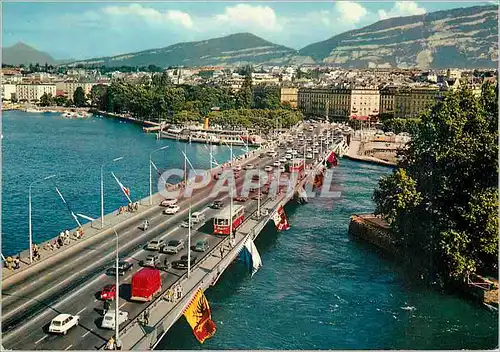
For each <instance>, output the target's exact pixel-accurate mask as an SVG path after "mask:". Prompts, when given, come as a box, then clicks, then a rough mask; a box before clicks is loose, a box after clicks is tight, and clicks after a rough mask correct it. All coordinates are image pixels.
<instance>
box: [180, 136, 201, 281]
mask: <svg viewBox="0 0 500 352" xmlns="http://www.w3.org/2000/svg"><path fill="white" fill-rule="evenodd" d="M181 153H182V154H183V155H184V194H185V193H186V189H187V183H188V181H189V180H188V178H187V164H188V163H189V166H190V167H191V169H192V170H193V171H194V174H195V177H196V176H198V173H197V172H196V170H195V168H194V167H193V165H192V164H191V162H190V161H189V159H188V157H187V143H186V144H184V152H181ZM188 225H189V226H188V261H187V269H188V272H187V277H189V275H190V274H191V195H190V196H189V217H188Z"/></svg>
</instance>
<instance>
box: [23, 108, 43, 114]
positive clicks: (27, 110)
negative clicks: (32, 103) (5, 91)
mask: <svg viewBox="0 0 500 352" xmlns="http://www.w3.org/2000/svg"><path fill="white" fill-rule="evenodd" d="M25 111H26V112H37V113H39V112H40V110H38V109H33V108H27V109H26V110H25Z"/></svg>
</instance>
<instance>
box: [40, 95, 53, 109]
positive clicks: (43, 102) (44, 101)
mask: <svg viewBox="0 0 500 352" xmlns="http://www.w3.org/2000/svg"><path fill="white" fill-rule="evenodd" d="M52 105H54V98H52V94H50V93H49V94H47V93H43V95H42V96H41V97H40V106H52Z"/></svg>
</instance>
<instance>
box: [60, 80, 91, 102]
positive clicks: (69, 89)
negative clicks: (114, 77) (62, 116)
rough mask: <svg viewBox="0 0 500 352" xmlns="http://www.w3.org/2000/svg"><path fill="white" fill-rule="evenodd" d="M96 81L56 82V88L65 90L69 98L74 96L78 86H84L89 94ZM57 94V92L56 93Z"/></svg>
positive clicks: (86, 93)
mask: <svg viewBox="0 0 500 352" xmlns="http://www.w3.org/2000/svg"><path fill="white" fill-rule="evenodd" d="M95 84H96V83H82V82H56V89H57V90H58V91H62V92H64V94H66V96H67V97H68V98H73V94H74V93H75V90H76V88H78V87H82V89H83V91H84V92H85V95H89V94H90V91H91V90H92V87H93V86H94V85H95ZM54 95H55V94H54Z"/></svg>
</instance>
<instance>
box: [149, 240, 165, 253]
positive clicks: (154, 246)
mask: <svg viewBox="0 0 500 352" xmlns="http://www.w3.org/2000/svg"><path fill="white" fill-rule="evenodd" d="M164 245H165V241H164V240H152V241H149V242H148V245H147V246H146V249H148V250H150V251H159V250H161V249H162V248H163V246H164Z"/></svg>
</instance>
